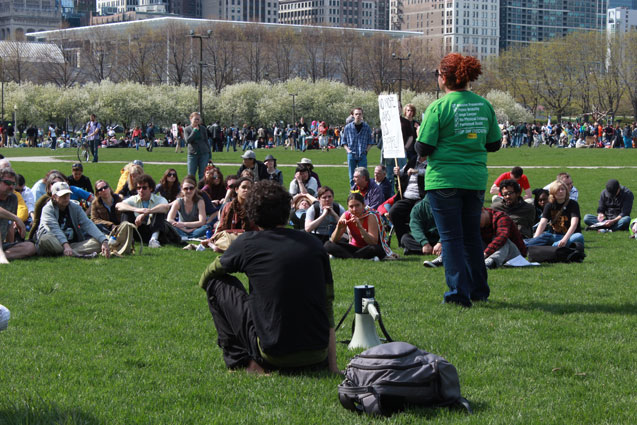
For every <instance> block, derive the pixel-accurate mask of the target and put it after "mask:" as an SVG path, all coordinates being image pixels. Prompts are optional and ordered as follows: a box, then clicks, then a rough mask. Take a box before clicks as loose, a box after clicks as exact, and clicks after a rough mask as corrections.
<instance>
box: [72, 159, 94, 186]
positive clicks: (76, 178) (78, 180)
mask: <svg viewBox="0 0 637 425" xmlns="http://www.w3.org/2000/svg"><path fill="white" fill-rule="evenodd" d="M66 181H67V182H68V184H69V186H76V187H79V188H80V189H84V190H86V191H87V192H91V193H95V192H93V186H92V185H91V179H89V178H88V177H86V176H85V175H84V167H83V166H82V164H81V163H80V162H78V163H76V164H73V167H72V168H71V175H70V176H69V177H67V178H66Z"/></svg>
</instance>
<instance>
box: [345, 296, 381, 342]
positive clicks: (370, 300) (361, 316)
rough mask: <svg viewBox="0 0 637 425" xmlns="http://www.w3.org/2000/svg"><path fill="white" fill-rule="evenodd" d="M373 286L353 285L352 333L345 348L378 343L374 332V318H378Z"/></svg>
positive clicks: (378, 339)
mask: <svg viewBox="0 0 637 425" xmlns="http://www.w3.org/2000/svg"><path fill="white" fill-rule="evenodd" d="M374 294H375V291H374V287H373V286H370V285H361V286H355V287H354V312H355V313H356V316H355V318H354V335H352V340H351V341H350V343H349V345H348V346H347V348H349V349H350V350H353V349H355V348H365V349H367V348H370V347H375V346H376V345H380V338H379V337H378V334H377V333H376V323H375V322H376V320H378V318H379V316H380V315H379V313H378V309H377V308H376V305H375V301H376V300H375V299H374Z"/></svg>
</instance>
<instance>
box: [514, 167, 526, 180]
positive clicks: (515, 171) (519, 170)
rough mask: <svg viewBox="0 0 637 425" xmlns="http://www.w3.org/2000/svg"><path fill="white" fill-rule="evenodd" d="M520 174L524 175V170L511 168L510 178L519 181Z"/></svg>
mask: <svg viewBox="0 0 637 425" xmlns="http://www.w3.org/2000/svg"><path fill="white" fill-rule="evenodd" d="M522 174H524V170H523V169H522V167H517V166H516V167H513V168H511V176H513V177H514V178H516V179H519V178H520V177H522Z"/></svg>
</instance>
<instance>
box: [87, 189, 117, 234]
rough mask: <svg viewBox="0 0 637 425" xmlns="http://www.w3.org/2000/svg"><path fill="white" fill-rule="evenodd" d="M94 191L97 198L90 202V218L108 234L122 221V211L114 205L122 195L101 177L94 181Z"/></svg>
mask: <svg viewBox="0 0 637 425" xmlns="http://www.w3.org/2000/svg"><path fill="white" fill-rule="evenodd" d="M95 193H96V194H97V199H96V200H95V201H94V202H93V203H92V204H91V220H93V223H95V224H96V225H97V227H98V228H99V229H100V230H101V231H102V232H104V233H105V234H107V235H108V234H109V233H111V231H112V230H113V229H114V228H115V227H117V225H118V224H120V223H121V222H122V213H121V211H118V210H117V207H116V205H117V204H118V203H120V202H122V197H121V196H119V195H118V194H116V193H114V192H113V189H111V187H110V186H109V185H108V183H106V181H104V180H102V179H100V180H98V181H96V182H95Z"/></svg>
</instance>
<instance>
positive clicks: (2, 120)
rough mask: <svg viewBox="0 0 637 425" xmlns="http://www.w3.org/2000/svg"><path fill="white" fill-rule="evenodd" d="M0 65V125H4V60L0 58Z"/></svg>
mask: <svg viewBox="0 0 637 425" xmlns="http://www.w3.org/2000/svg"><path fill="white" fill-rule="evenodd" d="M0 65H1V66H2V75H1V76H0V78H2V118H0V124H2V123H4V59H3V58H0Z"/></svg>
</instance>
